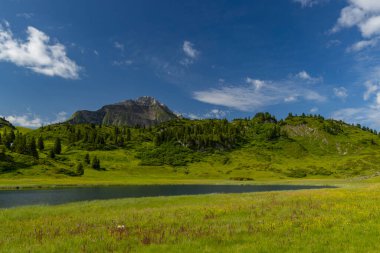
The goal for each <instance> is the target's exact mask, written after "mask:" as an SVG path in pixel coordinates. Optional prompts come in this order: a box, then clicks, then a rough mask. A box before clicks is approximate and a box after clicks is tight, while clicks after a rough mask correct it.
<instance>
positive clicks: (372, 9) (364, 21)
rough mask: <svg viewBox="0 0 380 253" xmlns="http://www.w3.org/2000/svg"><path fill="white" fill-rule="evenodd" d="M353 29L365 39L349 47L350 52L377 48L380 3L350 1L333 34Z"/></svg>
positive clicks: (368, 0)
mask: <svg viewBox="0 0 380 253" xmlns="http://www.w3.org/2000/svg"><path fill="white" fill-rule="evenodd" d="M351 27H357V28H358V29H359V31H360V33H361V35H362V37H363V38H365V39H363V40H361V41H359V42H357V43H355V44H354V45H352V46H351V47H349V48H348V51H360V50H362V49H365V48H368V47H374V46H376V45H377V44H378V40H379V39H380V38H379V35H380V1H378V0H348V6H346V7H344V8H343V9H342V10H341V13H340V17H339V19H338V20H337V22H336V24H335V26H334V27H333V28H332V29H331V32H333V33H335V32H338V31H340V30H342V29H344V28H351Z"/></svg>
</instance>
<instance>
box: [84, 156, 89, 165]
mask: <svg viewBox="0 0 380 253" xmlns="http://www.w3.org/2000/svg"><path fill="white" fill-rule="evenodd" d="M84 162H85V163H86V164H90V155H89V154H88V153H87V154H86V155H85V156H84Z"/></svg>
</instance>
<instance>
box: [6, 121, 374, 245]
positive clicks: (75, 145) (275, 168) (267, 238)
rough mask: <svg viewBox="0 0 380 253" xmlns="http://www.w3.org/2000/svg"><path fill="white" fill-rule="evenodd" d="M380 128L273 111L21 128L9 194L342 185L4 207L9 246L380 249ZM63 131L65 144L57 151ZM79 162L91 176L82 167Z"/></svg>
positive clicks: (11, 159)
mask: <svg viewBox="0 0 380 253" xmlns="http://www.w3.org/2000/svg"><path fill="white" fill-rule="evenodd" d="M4 132H5V131H4ZM4 132H3V137H4V136H10V135H9V131H8V135H6V134H5V133H4ZM21 134H23V135H24V136H26V140H27V142H26V143H29V144H27V146H26V147H27V149H23V148H22V145H20V143H21V142H20V141H22V140H23V139H22V135H21ZM379 136H380V135H379V134H378V133H377V132H376V131H374V130H371V129H368V128H365V127H361V126H353V125H349V124H346V123H344V122H340V121H333V120H325V119H323V118H322V117H321V116H317V115H314V116H313V115H311V116H296V117H295V116H291V117H290V116H289V117H288V118H287V119H285V121H283V120H281V121H276V120H275V119H274V118H273V117H272V116H271V115H270V114H258V115H256V116H255V117H254V118H252V119H244V120H235V121H232V122H227V121H223V120H204V121H189V120H179V121H173V122H168V123H166V124H163V125H159V126H157V127H155V128H146V129H145V128H138V127H135V128H127V127H123V128H118V127H110V126H95V125H77V126H73V125H67V124H58V125H52V126H47V127H44V128H40V129H37V130H28V129H17V130H16V136H14V137H15V138H14V140H15V142H16V139H17V140H18V141H19V142H18V146H17V148H16V147H15V145H9V144H10V142H9V141H8V143H7V138H5V139H3V140H5V141H4V144H3V146H2V147H0V148H1V151H2V154H1V156H0V169H2V171H1V177H0V190H4V189H15V188H16V189H23V188H45V187H69V186H70V187H82V186H92V185H102V186H108V185H137V184H138V185H141V184H313V185H335V186H338V187H339V188H336V189H321V190H299V191H281V192H265V193H245V194H209V195H199V196H179V197H155V198H135V199H133V198H130V199H115V200H107V201H91V202H78V203H71V204H65V205H58V206H30V207H20V208H11V209H0V222H1V226H2V228H1V229H0V252H179V251H181V252H378V251H379V250H380V246H379V245H378V243H377V241H378V238H379V236H380V232H379V231H380V211H379V210H380V202H379V200H380V194H379V192H380V180H379V179H378V176H379V171H380V163H379V161H380V155H379V154H380V153H379V151H380V145H379V143H380V141H379ZM38 138H42V139H43V141H44V149H39V150H38V152H37V154H38V157H36V156H31V154H30V153H28V152H29V151H28V147H29V148H30V147H31V146H30V143H31V140H33V139H35V140H37V139H38ZM57 139H60V140H61V141H62V146H61V147H60V148H61V149H62V150H60V152H59V153H57V154H56V155H55V156H54V157H51V152H52V150H54V149H55V143H56V141H57ZM24 140H25V139H24ZM7 145H8V146H7ZM19 148H20V149H19ZM0 153H1V152H0ZM87 154H88V155H89V157H90V159H91V160H93V158H95V157H96V158H98V159H100V168H94V167H93V166H92V164H91V163H86V162H85V157H86V155H87ZM79 164H82V165H83V169H84V173H78V170H77V167H78V165H79Z"/></svg>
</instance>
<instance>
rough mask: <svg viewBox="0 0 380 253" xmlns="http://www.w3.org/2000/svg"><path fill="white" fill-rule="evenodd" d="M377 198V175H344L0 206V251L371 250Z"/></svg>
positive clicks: (378, 215)
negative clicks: (298, 183)
mask: <svg viewBox="0 0 380 253" xmlns="http://www.w3.org/2000/svg"><path fill="white" fill-rule="evenodd" d="M379 200H380V184H379V183H372V184H369V183H350V184H346V185H344V186H343V188H338V189H323V190H301V191H289V192H269V193H250V194H221V195H213V194H211V195H203V196H179V197H158V198H139V199H122V200H109V201H93V202H81V203H73V204H67V205H62V206H54V207H49V206H46V207H42V206H41V207H23V208H15V209H9V210H0V222H1V224H2V229H0V251H1V252H28V251H32V252H36V251H38V252H79V251H81V252H108V251H110V252H271V253H272V252H379V251H380V245H379V244H378V238H379V236H380V232H379V231H380V212H379V210H380V201H379ZM118 225H124V226H125V229H122V228H121V229H118V228H117V226H118Z"/></svg>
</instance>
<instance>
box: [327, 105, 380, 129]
mask: <svg viewBox="0 0 380 253" xmlns="http://www.w3.org/2000/svg"><path fill="white" fill-rule="evenodd" d="M331 117H332V118H334V119H337V120H343V121H345V122H348V123H354V124H358V123H359V124H362V125H366V126H369V127H371V128H376V129H379V126H380V109H379V108H378V107H376V106H364V107H359V108H344V109H341V110H338V111H335V112H333V113H332V114H331Z"/></svg>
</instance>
